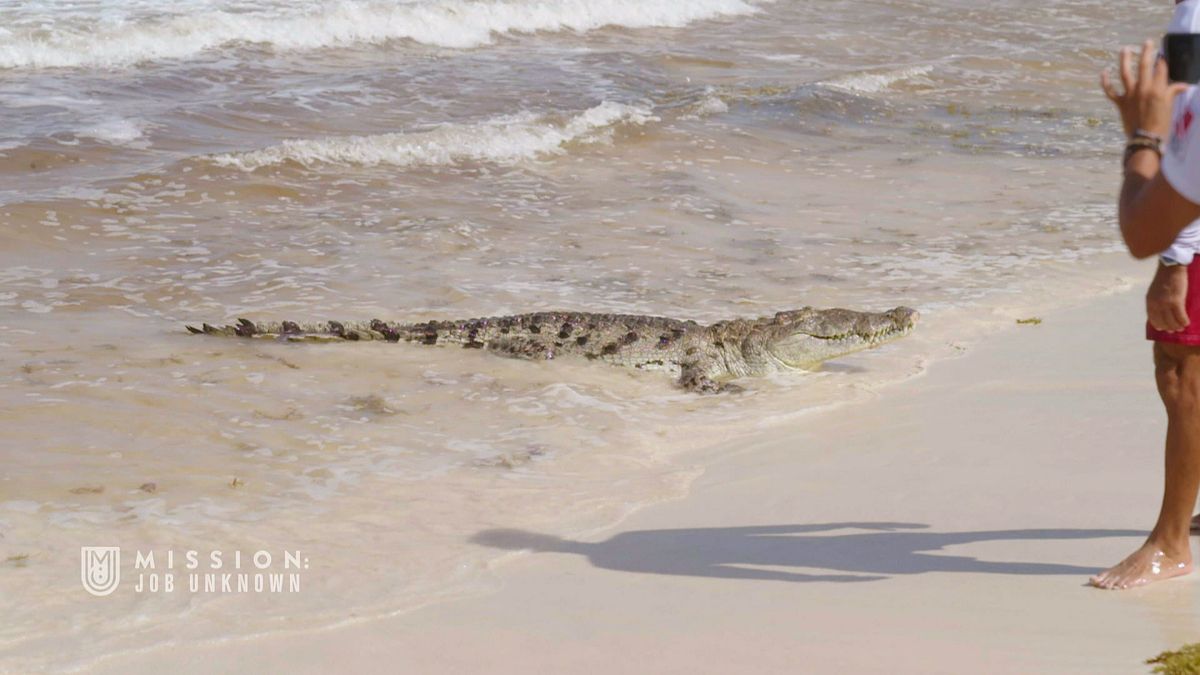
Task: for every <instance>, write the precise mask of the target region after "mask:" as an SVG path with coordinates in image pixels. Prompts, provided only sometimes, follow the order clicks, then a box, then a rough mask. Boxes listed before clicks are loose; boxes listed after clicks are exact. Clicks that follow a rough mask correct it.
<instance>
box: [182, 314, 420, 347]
mask: <svg viewBox="0 0 1200 675" xmlns="http://www.w3.org/2000/svg"><path fill="white" fill-rule="evenodd" d="M186 328H187V329H188V332H190V333H193V334H197V335H219V336H224V337H244V338H267V339H274V340H282V341H286V342H358V341H363V340H385V341H387V342H396V341H398V340H399V339H400V335H401V334H400V331H399V330H398V329H397V327H395V326H394V325H390V324H387V323H385V322H383V321H380V320H378V319H375V320H373V321H370V322H361V321H359V322H349V323H342V322H341V321H325V322H322V323H304V324H301V323H296V322H295V321H279V322H274V321H271V322H257V323H256V322H254V321H251V320H249V319H238V320H237V323H236V324H233V325H226V326H213V325H211V324H207V323H205V324H201V325H200V327H199V328H197V327H195V326H186Z"/></svg>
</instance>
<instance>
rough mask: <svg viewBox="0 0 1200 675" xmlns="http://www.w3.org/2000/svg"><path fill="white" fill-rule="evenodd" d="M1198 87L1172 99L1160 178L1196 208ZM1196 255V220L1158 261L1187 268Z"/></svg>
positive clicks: (1199, 232)
mask: <svg viewBox="0 0 1200 675" xmlns="http://www.w3.org/2000/svg"><path fill="white" fill-rule="evenodd" d="M1197 136H1200V87H1198V86H1191V87H1188V88H1187V90H1186V91H1184V92H1183V93H1182V94H1180V95H1179V96H1178V98H1176V99H1175V110H1174V113H1173V115H1172V119H1171V133H1170V134H1169V135H1168V137H1167V147H1166V149H1165V150H1164V152H1163V159H1162V174H1163V178H1165V179H1166V180H1167V182H1168V183H1170V185H1171V187H1173V188H1175V191H1176V192H1178V193H1179V194H1181V195H1183V197H1184V198H1185V199H1187V200H1188V201H1190V202H1192V203H1195V204H1200V139H1198V138H1197ZM1197 251H1200V220H1197V221H1193V222H1192V224H1191V225H1188V226H1187V227H1185V228H1183V231H1182V232H1180V233H1179V236H1177V237H1176V238H1175V243H1173V244H1171V246H1170V247H1168V248H1167V250H1165V251H1163V252H1162V257H1163V258H1167V259H1169V260H1173V261H1175V262H1177V263H1181V264H1184V265H1190V264H1191V263H1192V258H1194V257H1195V255H1196V252H1197Z"/></svg>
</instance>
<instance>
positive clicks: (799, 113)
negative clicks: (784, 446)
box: [0, 0, 1168, 669]
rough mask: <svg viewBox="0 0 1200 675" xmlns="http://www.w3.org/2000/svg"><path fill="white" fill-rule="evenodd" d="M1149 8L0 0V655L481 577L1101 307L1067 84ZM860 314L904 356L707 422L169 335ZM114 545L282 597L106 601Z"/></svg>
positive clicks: (513, 369) (538, 381) (495, 365)
mask: <svg viewBox="0 0 1200 675" xmlns="http://www.w3.org/2000/svg"><path fill="white" fill-rule="evenodd" d="M1166 11H1167V9H1166V8H1164V7H1162V6H1159V5H1158V4H1157V3H1149V2H1137V3H1132V4H1129V3H1126V4H1122V5H1113V4H1112V3H1103V2H1099V1H1094V2H1058V1H1056V2H1038V3H1035V2H1016V1H1010V2H997V3H987V5H986V6H985V7H981V6H980V4H979V3H968V2H956V1H951V0H927V1H924V2H917V1H914V0H896V1H894V2H877V3H859V2H853V3H852V2H841V1H838V2H822V3H816V2H782V1H781V2H753V1H749V0H746V1H743V0H670V1H664V2H648V1H646V0H605V1H603V2H582V1H570V0H558V1H556V2H540V3H535V2H531V1H522V0H507V1H501V0H492V1H490V2H485V1H469V0H412V1H407V2H361V1H352V0H344V1H342V2H321V1H317V0H307V1H306V2H303V3H294V2H288V3H283V2H248V1H241V2H231V1H229V0H190V1H189V2H186V3H165V2H162V1H161V0H142V1H140V2H136V3H129V2H120V3H118V2H108V1H107V0H100V1H95V2H82V1H81V2H53V3H51V2H38V3H16V2H0V16H4V18H5V19H6V21H5V22H4V28H3V29H2V30H0V110H2V111H3V115H4V120H5V124H4V125H3V128H0V238H2V242H3V245H2V246H0V261H2V263H3V264H2V266H0V308H2V310H0V311H2V314H0V344H2V345H3V347H4V350H3V351H0V421H2V424H3V430H4V440H3V441H2V442H0V459H2V460H3V461H2V462H0V606H2V607H3V609H4V612H5V615H6V616H7V617H10V620H9V621H6V622H5V623H4V625H3V626H0V650H3V651H8V652H9V653H10V655H11V657H12V658H13V659H14V660H13V661H11V663H13V664H15V665H14V666H13V667H15V668H20V669H30V668H42V667H49V666H56V667H66V666H78V665H83V664H86V663H89V662H91V661H92V660H94V659H96V658H100V657H102V656H104V655H105V654H109V653H113V652H116V651H120V650H125V649H136V648H143V647H146V646H148V645H153V644H161V643H169V642H170V641H172V640H180V639H193V638H196V639H201V638H202V639H225V638H232V637H235V636H244V635H247V634H253V633H255V632H259V631H264V630H286V629H298V628H309V627H314V626H322V625H329V624H331V623H335V622H338V621H344V620H348V619H353V618H355V617H369V616H374V615H378V614H381V613H386V612H393V611H401V610H404V609H407V608H411V607H414V606H417V605H419V604H421V603H425V602H429V601H431V600H432V599H435V598H438V597H442V596H444V595H446V594H450V593H457V592H464V591H467V590H471V589H475V588H479V587H481V586H486V584H487V583H488V580H487V579H488V578H487V576H486V574H484V570H485V569H486V564H487V556H488V555H490V553H489V552H488V551H486V550H480V549H478V548H476V547H473V546H471V545H469V544H468V543H466V540H467V539H468V538H469V537H470V536H471V535H472V534H473V533H474V532H476V531H478V530H481V529H487V528H489V527H513V526H521V527H526V528H531V529H540V530H542V531H558V532H566V531H569V530H578V529H581V528H588V527H596V526H600V525H603V524H605V523H608V522H611V521H612V520H613V519H615V518H617V517H620V515H622V514H623V513H626V512H627V511H628V510H629V509H631V508H635V507H636V506H638V505H641V504H645V503H649V502H653V501H655V500H660V499H665V498H671V497H674V496H678V495H680V494H682V493H683V491H684V490H686V487H687V484H688V482H689V481H690V480H691V479H692V478H693V477H694V476H695V475H697V472H698V471H699V468H698V467H696V466H693V465H691V464H690V463H689V462H688V461H686V460H685V459H681V458H680V454H679V453H680V452H681V451H682V450H685V449H688V448H691V447H696V446H700V445H709V444H713V443H718V442H721V441H728V440H729V439H734V438H738V437H740V436H742V435H744V434H746V433H750V432H752V431H755V430H759V429H762V428H765V427H767V426H770V425H774V424H781V423H785V422H788V421H792V420H795V419H796V417H797V416H799V415H804V414H806V413H807V412H810V411H813V410H816V409H819V408H821V407H822V406H827V405H832V404H837V403H840V402H845V401H851V400H854V399H856V398H857V397H861V396H863V395H868V394H869V393H870V392H871V391H873V390H874V389H876V388H877V387H879V386H881V385H882V384H884V383H887V382H893V381H897V380H900V379H903V378H905V377H909V376H912V375H914V374H917V373H919V372H921V371H922V369H923V368H924V367H925V365H926V364H927V363H928V362H929V361H930V360H931V359H933V358H937V357H939V356H942V355H945V354H948V353H952V352H953V351H954V349H955V346H956V345H954V344H948V343H952V342H955V340H962V339H965V338H963V337H962V336H964V335H971V334H975V333H978V324H979V323H980V322H982V321H985V320H986V319H987V318H988V317H995V316H997V315H1002V314H1003V312H1004V308H1006V307H1023V306H1028V305H1030V304H1038V303H1042V304H1045V303H1047V302H1068V301H1070V300H1071V299H1072V298H1073V297H1077V296H1079V295H1082V294H1085V293H1092V292H1096V291H1097V290H1099V289H1102V288H1104V287H1105V284H1110V283H1111V279H1110V278H1109V276H1108V275H1107V274H1106V272H1105V271H1104V268H1103V266H1102V265H1100V266H1098V265H1096V264H1095V263H1096V261H1098V260H1102V259H1103V258H1102V256H1103V255H1104V254H1108V253H1111V252H1112V251H1114V250H1117V248H1118V242H1117V239H1116V237H1115V234H1114V226H1113V222H1112V220H1113V208H1112V203H1113V195H1114V193H1115V192H1114V191H1115V188H1116V180H1117V177H1118V172H1117V171H1116V169H1115V166H1116V160H1117V157H1118V156H1119V148H1120V133H1119V128H1118V126H1117V121H1116V119H1115V116H1114V115H1113V114H1112V113H1111V111H1110V110H1109V107H1108V104H1107V102H1106V101H1104V99H1103V97H1102V96H1101V95H1100V94H1099V92H1098V90H1097V87H1096V85H1095V79H1096V72H1097V71H1098V69H1099V68H1100V67H1102V66H1103V65H1105V64H1106V63H1107V62H1108V61H1109V59H1110V58H1111V53H1112V52H1113V51H1114V50H1115V49H1116V47H1117V46H1119V45H1120V44H1121V43H1122V42H1131V41H1136V40H1139V39H1141V38H1142V37H1145V36H1151V35H1154V34H1156V32H1157V31H1158V30H1160V26H1161V25H1162V24H1164V23H1165V22H1166V20H1167V18H1168V17H1167V15H1166ZM1031 289H1035V290H1031ZM900 304H905V305H911V306H914V307H917V308H919V309H921V310H922V312H923V313H924V315H925V316H926V326H925V328H924V330H923V333H920V332H919V333H918V335H917V336H914V337H913V338H910V339H908V340H906V341H904V342H902V343H897V344H896V345H892V346H889V347H887V348H885V349H883V350H879V351H876V352H871V353H868V354H861V355H857V356H855V357H853V358H849V359H846V360H844V361H841V362H839V363H837V364H834V365H833V366H832V367H830V368H827V369H826V370H824V371H822V372H818V373H808V374H795V375H789V376H783V377H777V378H772V379H769V380H764V381H759V382H753V383H749V386H750V389H751V391H750V393H749V394H747V395H744V396H739V397H707V398H697V397H693V396H689V395H685V394H682V393H681V392H678V391H677V390H675V389H673V388H672V386H671V384H670V382H669V380H666V379H663V378H662V377H660V376H658V375H655V374H651V373H627V372H624V371H622V370H619V369H611V368H604V367H594V366H591V365H587V364H575V363H568V362H554V363H522V362H511V361H505V360H503V359H499V358H494V357H490V356H488V355H485V354H479V353H477V352H469V353H463V352H461V351H453V350H444V349H421V348H417V347H410V346H403V345H399V346H398V345H382V344H359V345H323V346H322V345H305V346H298V345H278V344H259V343H244V342H238V341H222V340H216V339H206V338H196V337H193V336H190V335H187V334H186V333H185V332H184V331H183V330H182V326H183V324H184V323H187V322H200V321H209V322H214V323H215V322H219V321H228V320H231V319H233V318H235V317H238V316H250V317H253V318H256V319H264V320H278V319H294V320H321V319H327V318H338V319H367V318H372V317H379V318H385V319H395V320H409V319H426V318H465V317H469V316H478V315H495V314H500V313H507V312H524V311H532V310H539V309H556V308H561V309H574V310H587V311H616V312H639V313H654V314H663V315H670V316H677V317H680V318H691V319H696V320H700V321H713V320H718V319H723V318H729V317H732V316H752V315H767V314H771V313H773V312H775V311H777V310H781V309H788V308H795V307H799V306H804V305H816V306H834V305H840V306H849V307H855V308H872V309H884V308H888V307H892V306H896V305H900ZM973 331H974V333H973ZM802 450H803V449H798V451H802ZM147 484H153V486H152V487H151V486H148V485H147ZM81 545H120V546H122V548H123V549H124V550H125V551H126V560H125V565H124V574H125V577H126V578H125V580H124V582H123V585H122V587H121V588H120V589H118V591H117V592H116V593H114V594H113V595H111V596H108V597H106V598H93V597H91V596H89V595H87V594H86V593H84V592H83V590H82V589H81V588H80V586H79V576H78V574H79V568H78V560H79V558H78V557H77V556H78V554H77V550H78V547H79V546H81ZM134 549H140V550H151V549H152V550H155V551H158V552H160V553H159V555H160V556H162V555H165V553H163V552H165V551H167V550H174V551H178V552H180V553H179V555H180V556H182V555H183V553H182V552H184V551H187V550H197V551H199V552H200V553H201V555H202V556H204V555H207V553H208V552H209V551H212V550H220V551H225V552H229V554H230V555H232V552H234V551H243V552H248V553H249V552H254V551H257V550H269V551H272V552H274V553H275V556H276V557H277V558H278V557H281V552H282V551H285V550H287V551H291V550H300V551H302V552H303V554H304V556H305V557H306V559H307V560H308V561H309V562H308V564H309V566H308V568H306V569H304V570H303V584H304V585H303V590H302V592H300V593H295V594H285V595H271V594H265V595H264V594H255V593H248V594H238V593H191V592H182V591H176V592H174V593H165V592H163V593H145V592H144V593H137V592H135V591H133V590H132V588H131V586H132V584H133V583H134V582H135V581H136V578H137V575H136V572H135V571H134V569H133V567H132V564H133V562H132V560H131V559H130V558H131V557H132V553H131V551H132V550H134ZM248 553H247V555H248ZM160 571H161V570H160ZM235 613H236V615H237V617H238V619H237V624H236V625H233V624H231V623H230V618H229V617H230V616H232V615H234V614H235Z"/></svg>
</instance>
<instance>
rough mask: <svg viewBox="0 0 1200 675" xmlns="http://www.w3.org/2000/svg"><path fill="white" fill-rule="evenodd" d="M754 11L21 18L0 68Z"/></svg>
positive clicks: (489, 7)
mask: <svg viewBox="0 0 1200 675" xmlns="http://www.w3.org/2000/svg"><path fill="white" fill-rule="evenodd" d="M755 1H758V2H763V1H766V0H653V1H647V0H559V1H558V2H545V1H544V0H416V1H415V2H414V1H409V2H396V1H393V2H381V1H378V0H376V1H367V0H341V1H339V2H331V3H319V4H314V3H312V2H299V3H281V4H277V5H267V7H266V8H265V9H256V10H254V11H249V12H247V11H244V10H243V11H232V10H233V8H232V7H224V8H220V9H215V10H213V9H209V10H206V11H203V10H202V11H195V10H193V11H190V12H187V13H171V14H166V15H163V14H162V12H161V11H160V12H156V13H151V14H149V15H146V16H136V15H133V16H127V15H121V14H118V15H116V16H110V15H109V14H106V13H104V12H101V13H100V14H99V15H97V16H94V17H89V16H86V15H79V14H73V15H68V16H63V17H62V18H59V17H58V16H56V15H55V14H53V13H49V14H47V15H46V16H45V17H41V18H39V17H36V16H34V17H23V18H24V19H25V20H24V21H21V22H19V23H18V24H17V25H15V26H9V27H7V29H6V30H2V31H0V68H54V67H80V66H83V67H118V66H128V65H131V64H135V63H139V62H142V61H148V60H156V59H186V58H189V57H193V56H195V55H197V54H200V53H202V52H205V51H207V50H211V49H215V48H218V47H221V46H225V45H231V44H236V43H252V44H258V45H264V46H269V47H272V48H274V49H277V50H281V51H288V50H304V49H318V48H322V47H348V46H356V45H364V44H379V43H383V42H387V41H389V40H399V39H408V40H412V41H415V42H419V43H422V44H427V45H434V46H440V47H449V48H470V47H478V46H481V45H486V44H488V43H490V42H491V41H492V40H493V39H494V37H496V36H500V35H509V34H515V33H533V32H537V31H562V30H573V31H579V32H585V31H590V30H595V29H597V28H601V27H605V26H621V27H627V28H650V27H679V26H684V25H686V24H688V23H691V22H693V21H700V20H704V19H711V18H715V17H720V16H733V15H739V14H748V13H752V12H755V11H757V7H756V6H755V4H754V2H755ZM100 4H101V5H104V3H100ZM162 7H171V5H169V4H168V5H162V6H160V9H161V8H162ZM218 7H222V5H218ZM47 11H48V10H47ZM175 11H176V12H178V10H175Z"/></svg>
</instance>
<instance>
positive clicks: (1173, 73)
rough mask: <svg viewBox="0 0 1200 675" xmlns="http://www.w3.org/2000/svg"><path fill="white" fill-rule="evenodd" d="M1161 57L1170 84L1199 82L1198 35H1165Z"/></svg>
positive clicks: (1199, 37) (1199, 44) (1199, 43)
mask: <svg viewBox="0 0 1200 675" xmlns="http://www.w3.org/2000/svg"><path fill="white" fill-rule="evenodd" d="M1163 56H1164V57H1165V58H1166V59H1167V77H1168V78H1169V79H1170V80H1171V81H1172V82H1187V83H1188V84H1196V83H1197V82H1200V33H1167V35H1166V37H1164V38H1163Z"/></svg>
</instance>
